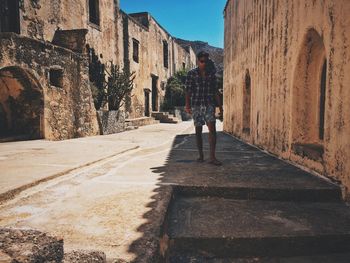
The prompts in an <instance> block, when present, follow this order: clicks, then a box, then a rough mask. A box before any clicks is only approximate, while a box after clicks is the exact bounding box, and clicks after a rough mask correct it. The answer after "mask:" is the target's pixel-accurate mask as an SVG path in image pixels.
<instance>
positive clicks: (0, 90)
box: [0, 67, 44, 141]
mask: <svg viewBox="0 0 350 263" xmlns="http://www.w3.org/2000/svg"><path fill="white" fill-rule="evenodd" d="M43 112H44V99H43V93H42V89H41V87H40V84H39V82H38V81H37V80H36V79H35V77H34V76H32V75H31V74H30V73H28V72H27V71H25V70H24V69H22V68H20V67H5V68H2V69H0V141H11V140H28V139H39V138H43V129H42V120H43Z"/></svg>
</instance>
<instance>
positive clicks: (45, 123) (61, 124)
mask: <svg viewBox="0 0 350 263" xmlns="http://www.w3.org/2000/svg"><path fill="white" fill-rule="evenodd" d="M0 14H1V16H0V125H1V127H0V139H1V138H4V137H15V138H16V137H18V138H28V139H35V138H46V139H53V140H58V139H68V138H74V137H80V136H89V135H97V134H99V133H100V127H99V124H98V118H97V114H96V110H95V107H94V101H93V97H92V92H91V86H92V85H94V86H96V85H100V86H101V83H102V81H103V78H104V70H105V69H106V68H108V65H109V63H110V62H112V63H113V64H118V65H121V66H124V64H125V61H127V62H128V63H129V64H128V66H129V67H130V70H131V71H135V72H136V81H135V89H134V92H133V93H134V94H132V95H133V96H132V99H131V101H130V105H129V108H128V111H130V117H141V116H144V115H149V112H150V111H151V110H159V107H160V103H161V100H162V96H163V95H164V83H165V81H166V80H167V78H169V77H170V76H171V75H172V74H173V73H174V72H175V70H176V69H177V68H179V65H180V66H181V65H184V66H185V67H192V66H193V64H194V63H195V58H193V54H192V53H193V51H192V50H184V49H183V48H181V47H180V46H177V45H176V43H175V42H174V41H173V38H172V36H170V35H169V34H168V33H167V32H166V31H165V30H164V29H163V28H162V27H161V26H160V25H159V24H158V23H157V22H156V21H155V20H154V19H153V18H152V17H151V16H150V15H149V14H148V13H141V14H133V15H127V14H125V13H124V12H122V11H121V10H120V9H119V0H74V1H60V0H52V1H48V0H15V1H14V0H3V1H1V2H0ZM191 52H192V53H191ZM174 54H176V55H174ZM137 56H138V57H137ZM135 60H139V61H138V62H137V61H135ZM152 91H153V92H152ZM150 97H152V99H151V98H150ZM152 102H153V103H152ZM145 105H147V106H146V107H145ZM146 109H148V110H146Z"/></svg>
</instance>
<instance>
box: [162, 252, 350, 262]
mask: <svg viewBox="0 0 350 263" xmlns="http://www.w3.org/2000/svg"><path fill="white" fill-rule="evenodd" d="M349 259H350V254H349V253H345V254H324V255H316V256H300V257H278V258H277V257H270V258H268V257H253V258H215V257H214V258H213V257H203V256H199V255H176V256H173V257H171V258H170V259H169V260H168V261H169V263H180V262H181V263H348V262H349Z"/></svg>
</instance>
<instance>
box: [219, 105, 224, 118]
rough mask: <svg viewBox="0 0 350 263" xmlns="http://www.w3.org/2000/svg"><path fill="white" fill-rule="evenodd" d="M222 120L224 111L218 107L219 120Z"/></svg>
mask: <svg viewBox="0 0 350 263" xmlns="http://www.w3.org/2000/svg"><path fill="white" fill-rule="evenodd" d="M223 119H224V110H223V109H222V106H220V107H219V120H220V121H223Z"/></svg>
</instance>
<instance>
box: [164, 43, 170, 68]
mask: <svg viewBox="0 0 350 263" xmlns="http://www.w3.org/2000/svg"><path fill="white" fill-rule="evenodd" d="M163 61H164V67H166V68H168V66H169V46H168V42H166V41H163Z"/></svg>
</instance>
